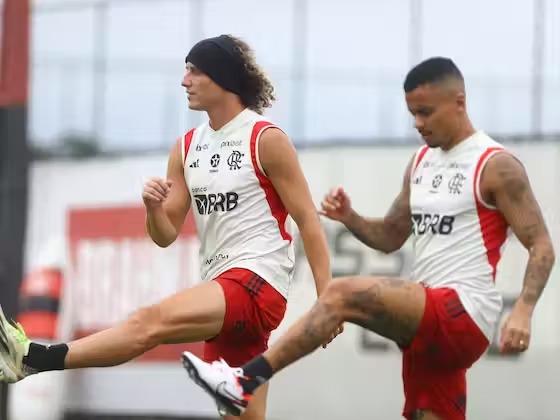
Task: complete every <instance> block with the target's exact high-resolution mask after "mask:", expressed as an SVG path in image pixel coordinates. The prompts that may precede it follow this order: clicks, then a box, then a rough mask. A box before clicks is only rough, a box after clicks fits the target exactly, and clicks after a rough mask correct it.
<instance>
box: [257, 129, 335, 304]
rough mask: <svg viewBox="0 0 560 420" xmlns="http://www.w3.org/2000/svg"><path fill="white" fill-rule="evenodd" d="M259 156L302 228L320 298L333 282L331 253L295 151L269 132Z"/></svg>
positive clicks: (279, 134) (280, 134)
mask: <svg viewBox="0 0 560 420" xmlns="http://www.w3.org/2000/svg"><path fill="white" fill-rule="evenodd" d="M259 156H260V160H261V165H262V167H263V169H264V172H265V173H266V174H267V176H268V177H269V179H270V181H271V182H272V184H273V185H274V188H275V189H276V191H277V192H278V195H279V196H280V199H281V200H282V203H283V204H284V207H286V210H287V211H288V213H289V214H290V216H291V217H292V218H293V219H294V221H295V223H296V224H297V226H298V228H299V232H300V235H301V239H302V241H303V246H304V249H305V254H306V256H307V259H308V261H309V265H310V267H311V271H312V272H313V277H314V279H315V284H316V287H317V293H318V294H321V293H322V291H323V290H324V289H325V287H326V286H327V284H328V281H329V280H330V278H331V267H330V257H329V251H328V246H327V240H326V238H325V234H324V232H323V228H322V226H321V223H320V221H319V216H318V214H317V210H316V208H315V205H314V203H313V200H312V198H311V192H310V191H309V186H308V184H307V181H306V179H305V176H304V175H303V171H302V170H301V167H300V165H299V161H298V158H297V155H296V151H295V148H294V147H293V146H292V144H291V142H290V140H289V139H288V137H287V136H286V135H285V134H284V133H283V132H282V131H280V130H278V129H276V128H269V129H268V130H266V131H264V132H263V134H262V135H261V138H260V141H259Z"/></svg>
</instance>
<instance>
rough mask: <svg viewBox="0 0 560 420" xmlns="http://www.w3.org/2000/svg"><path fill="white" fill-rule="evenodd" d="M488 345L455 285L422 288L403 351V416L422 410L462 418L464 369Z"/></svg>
mask: <svg viewBox="0 0 560 420" xmlns="http://www.w3.org/2000/svg"><path fill="white" fill-rule="evenodd" d="M488 345H489V343H488V340H487V339H486V337H485V336H484V334H482V332H481V331H480V329H479V328H478V326H477V325H476V324H475V323H474V321H473V320H472V319H471V317H470V316H469V315H468V314H467V312H466V311H465V308H463V305H462V304H461V301H460V300H459V296H458V295H457V292H455V290H453V289H448V288H440V289H431V288H426V308H425V310H424V316H423V317H422V321H421V322H420V326H419V328H418V333H417V335H416V337H415V338H414V340H413V341H412V343H411V344H410V346H408V347H407V348H405V349H404V350H403V373H402V375H403V383H404V395H405V405H404V410H403V416H404V417H405V418H406V419H411V418H412V417H411V416H412V414H413V413H414V412H415V411H416V410H420V409H426V410H429V411H432V412H433V413H434V414H436V415H437V416H439V417H441V418H442V419H445V420H464V419H465V416H466V404H467V379H466V372H467V369H468V368H470V367H471V366H472V364H473V363H474V362H475V361H476V360H478V359H479V358H480V357H481V356H482V355H483V354H484V353H485V351H486V349H487V348H488Z"/></svg>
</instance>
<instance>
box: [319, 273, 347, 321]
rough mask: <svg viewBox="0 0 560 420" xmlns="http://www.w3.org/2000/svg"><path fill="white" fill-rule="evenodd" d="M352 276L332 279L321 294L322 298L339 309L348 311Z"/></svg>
mask: <svg viewBox="0 0 560 420" xmlns="http://www.w3.org/2000/svg"><path fill="white" fill-rule="evenodd" d="M351 293H352V277H343V278H339V279H336V280H334V281H332V282H331V283H330V284H329V285H328V287H327V288H326V289H325V291H324V292H323V294H322V295H321V300H322V301H323V302H324V303H325V304H327V305H329V306H331V307H333V308H335V309H336V310H339V311H341V312H346V309H347V308H348V306H349V303H350V301H351Z"/></svg>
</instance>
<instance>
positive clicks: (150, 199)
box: [142, 178, 171, 209]
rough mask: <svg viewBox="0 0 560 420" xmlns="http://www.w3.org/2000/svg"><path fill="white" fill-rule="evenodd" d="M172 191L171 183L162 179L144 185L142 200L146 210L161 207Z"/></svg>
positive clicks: (152, 180)
mask: <svg viewBox="0 0 560 420" xmlns="http://www.w3.org/2000/svg"><path fill="white" fill-rule="evenodd" d="M169 191H171V181H169V180H167V179H162V178H152V179H149V180H148V181H146V183H145V184H144V190H143V191H142V200H144V205H145V206H146V208H148V209H151V208H155V207H159V206H161V205H162V204H163V202H164V201H165V200H166V199H167V197H168V196H169Z"/></svg>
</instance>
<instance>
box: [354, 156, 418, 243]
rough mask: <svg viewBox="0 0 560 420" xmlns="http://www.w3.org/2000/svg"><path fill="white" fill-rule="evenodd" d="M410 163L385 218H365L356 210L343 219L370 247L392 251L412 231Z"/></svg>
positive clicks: (356, 235)
mask: <svg viewBox="0 0 560 420" xmlns="http://www.w3.org/2000/svg"><path fill="white" fill-rule="evenodd" d="M411 166H412V159H411V161H410V162H409V163H408V166H407V169H406V172H405V175H404V179H403V185H402V189H401V191H400V193H399V195H398V196H397V198H396V199H395V201H394V202H393V205H392V206H391V208H390V209H389V211H388V213H387V214H386V215H385V217H384V218H365V217H363V216H360V215H359V214H358V213H356V212H355V211H354V210H351V211H350V213H349V216H348V217H347V218H346V219H344V220H343V223H344V225H345V226H346V228H347V229H348V230H349V231H350V232H352V233H353V234H354V236H355V237H356V238H357V239H359V240H360V241H361V242H363V243H364V244H366V245H367V246H369V247H370V248H373V249H376V250H378V251H382V252H385V253H391V252H394V251H397V250H398V249H400V248H401V247H402V246H403V245H404V243H405V242H406V240H407V239H408V237H409V236H410V233H411V231H412V225H411V219H410V202H409V197H410V169H411Z"/></svg>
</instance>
